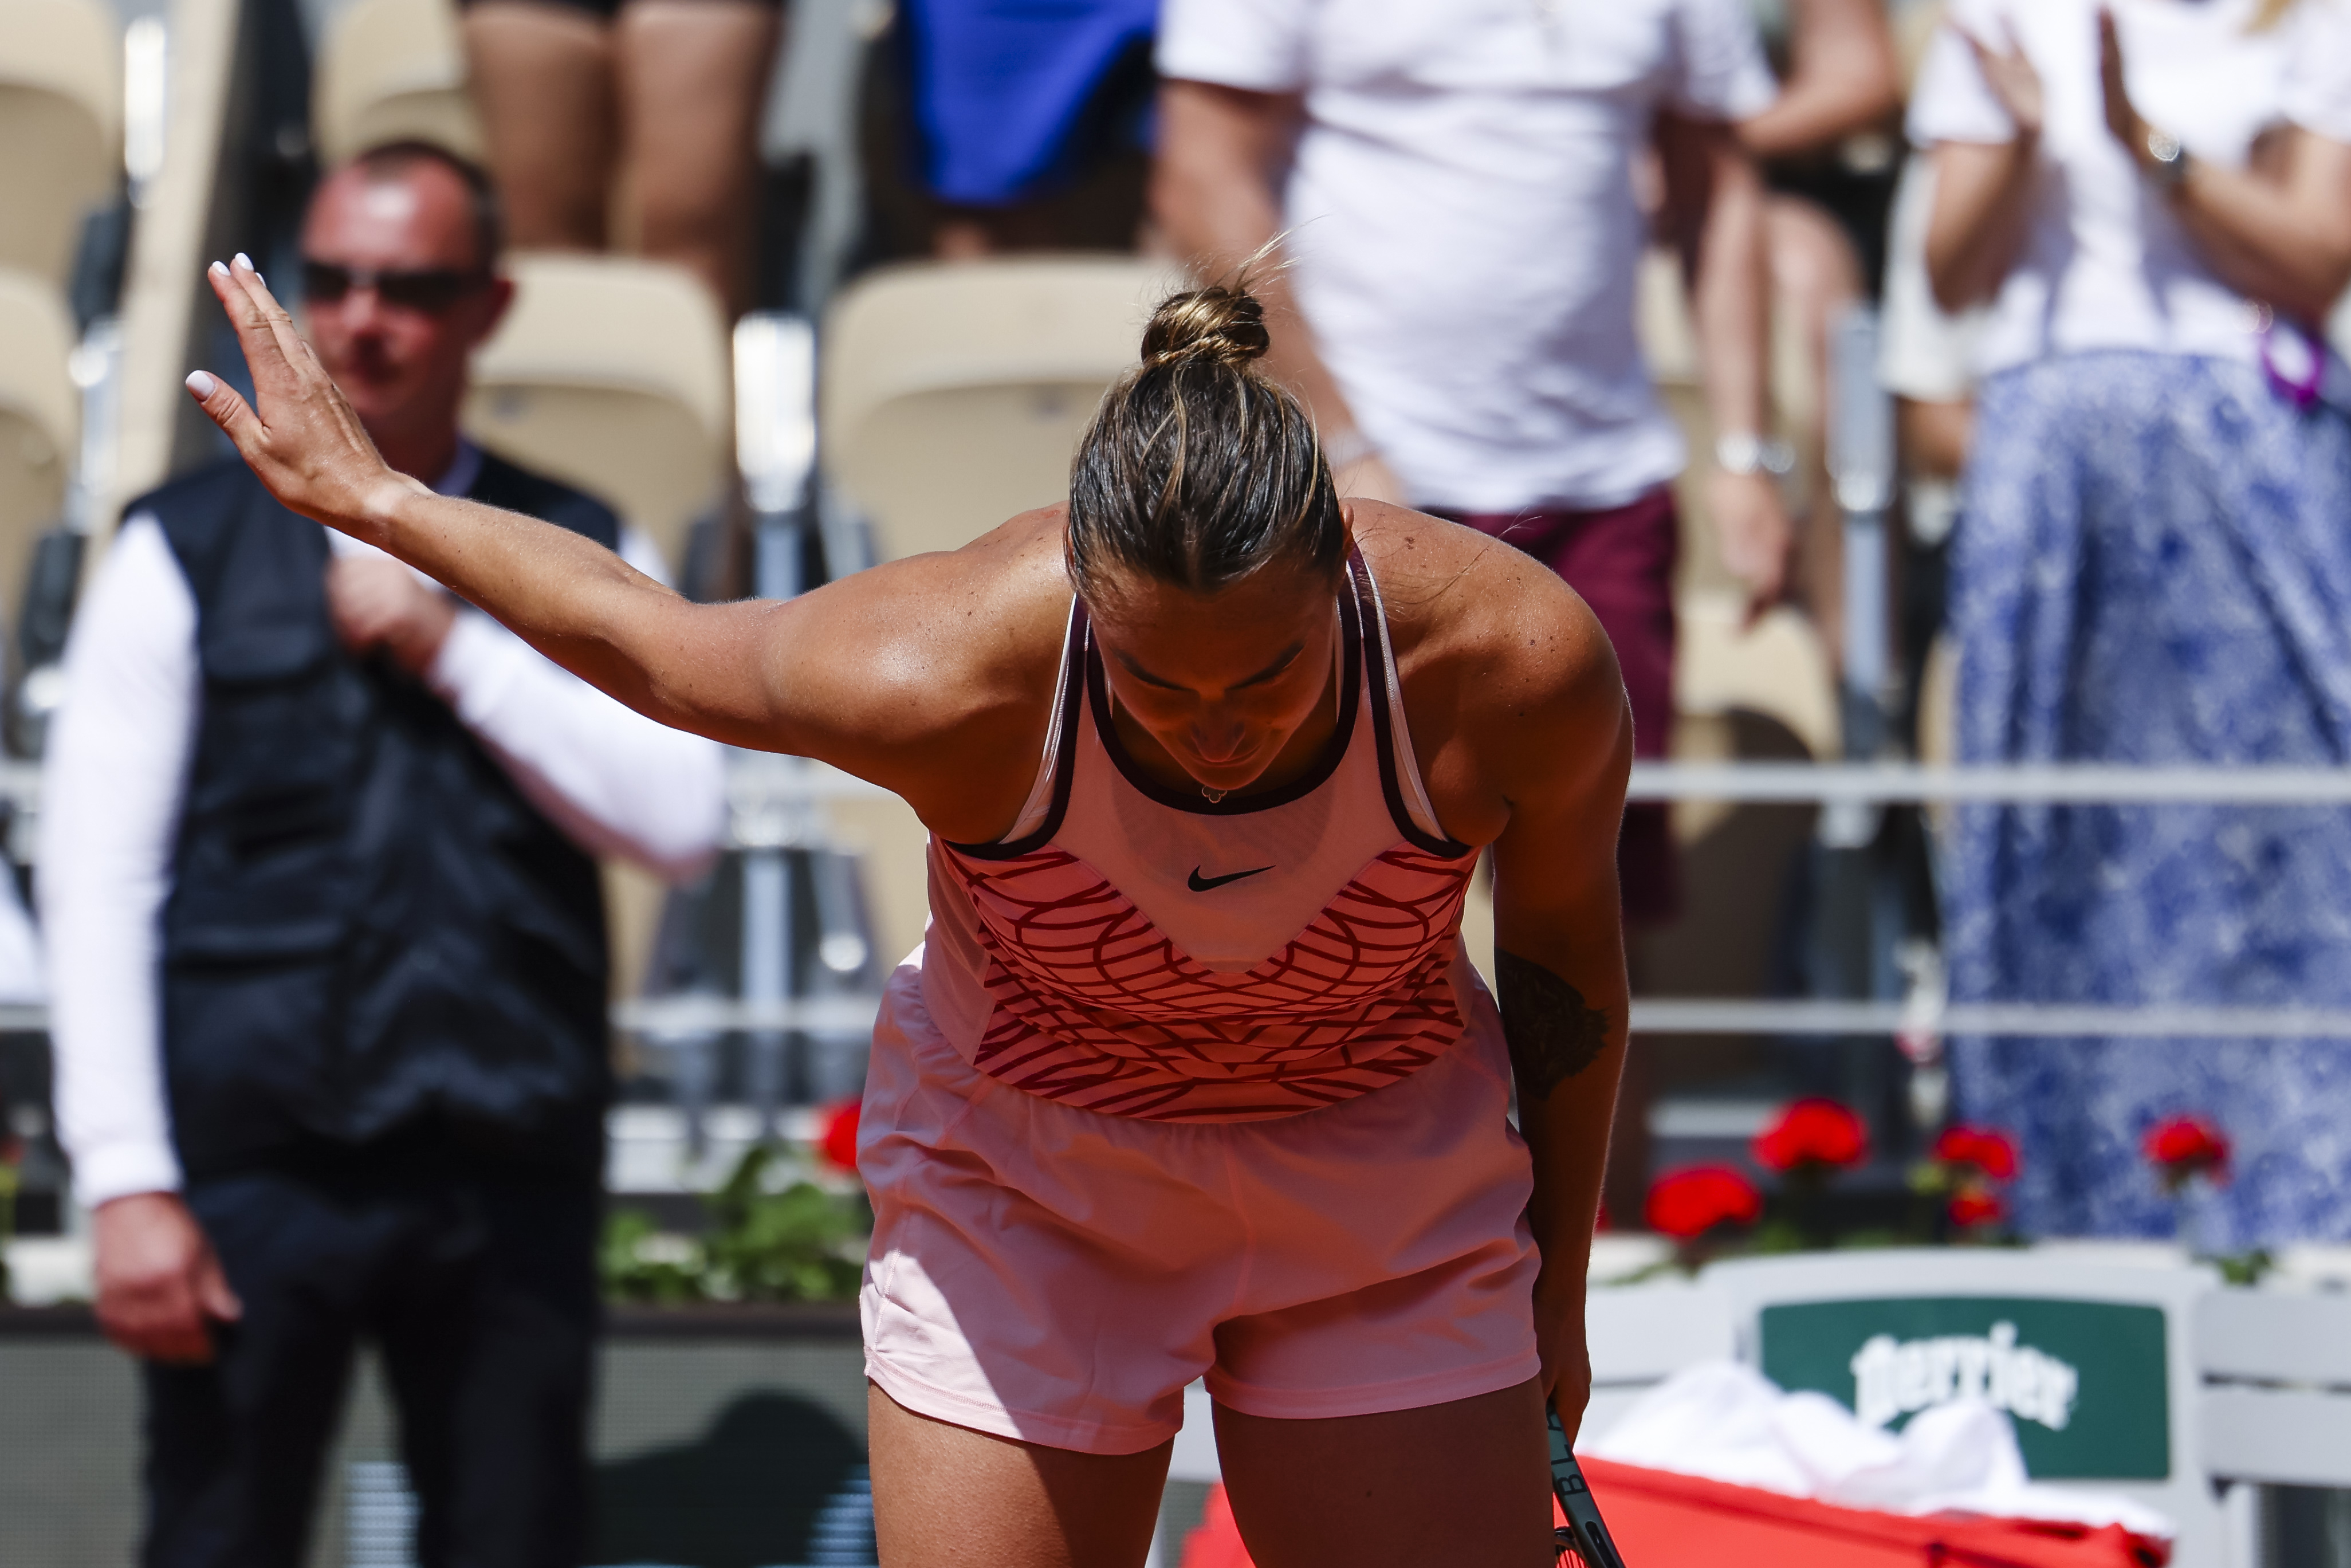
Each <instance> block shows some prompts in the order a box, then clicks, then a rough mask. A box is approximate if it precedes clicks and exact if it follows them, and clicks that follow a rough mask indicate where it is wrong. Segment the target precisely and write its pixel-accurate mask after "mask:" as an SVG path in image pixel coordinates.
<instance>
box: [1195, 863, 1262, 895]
mask: <svg viewBox="0 0 2351 1568" xmlns="http://www.w3.org/2000/svg"><path fill="white" fill-rule="evenodd" d="M1272 869H1273V868H1272V867H1271V866H1270V865H1261V866H1259V867H1258V868H1257V870H1256V871H1236V872H1228V873H1226V874H1224V875H1223V876H1202V875H1201V874H1200V868H1199V867H1198V866H1194V867H1193V868H1192V879H1191V881H1190V882H1189V883H1186V886H1188V887H1190V888H1191V890H1192V891H1193V892H1194V893H1207V892H1208V891H1209V890H1210V889H1212V888H1218V887H1222V886H1224V885H1225V883H1228V882H1238V881H1240V879H1241V878H1243V877H1245V876H1256V875H1257V874H1259V873H1260V872H1269V871H1271V870H1272Z"/></svg>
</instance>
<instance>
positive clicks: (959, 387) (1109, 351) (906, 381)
mask: <svg viewBox="0 0 2351 1568" xmlns="http://www.w3.org/2000/svg"><path fill="white" fill-rule="evenodd" d="M1180 282H1181V280H1180V279H1179V278H1178V277H1175V275H1174V274H1172V273H1171V272H1170V271H1169V269H1168V268H1167V267H1165V266H1164V265H1161V264H1155V263H1150V262H1144V261H1139V260H1135V259H1132V258H1128V257H1123V256H1039V257H1022V258H1016V259H1006V260H999V261H984V262H955V263H946V264H935V263H925V264H917V265H913V266H907V267H893V268H890V269H888V270H886V271H883V272H879V273H876V274H874V275H872V276H871V277H867V278H864V279H862V280H861V281H860V282H858V283H857V284H855V285H853V286H852V287H850V288H849V289H847V290H846V291H844V292H843V293H842V295H841V298H840V299H839V300H838V301H837V302H836V303H835V304H834V306H833V307H832V309H831V312H830V313H829V315H828V316H827V319H826V321H825V331H824V338H823V372H822V376H823V379H822V386H821V392H820V413H821V417H820V428H821V430H822V432H823V442H824V447H823V456H824V462H825V466H826V470H827V472H828V473H829V474H830V476H831V478H832V480H833V482H834V483H836V484H837V485H839V486H841V488H842V489H843V490H844V491H846V492H847V493H848V494H849V496H850V497H852V499H853V500H855V501H856V503H857V504H858V506H859V507H861V508H862V509H863V510H864V512H865V513H866V515H867V517H869V518H870V519H871V520H872V523H873V526H874V530H875V532H876V534H877V536H878V538H879V540H880V543H881V547H882V550H883V554H884V555H887V556H904V555H914V554H917V553H920V552H922V551H925V550H935V549H955V548H956V547H957V546H959V545H962V544H965V543H967V542H968V541H969V540H971V539H972V538H976V537H977V536H978V535H979V534H981V533H984V532H986V531H987V529H989V528H993V527H995V526H996V525H997V524H998V523H1000V522H1002V521H1003V520H1004V519H1005V518H1007V517H1010V516H1012V515H1013V514H1014V513H1016V512H1020V511H1025V510H1027V509H1028V508H1029V507H1041V506H1049V505H1050V504H1051V503H1053V502H1055V501H1059V500H1061V499H1062V498H1063V497H1066V496H1067V495H1068V494H1069V480H1070V457H1071V453H1073V452H1074V451H1075V450H1076V447H1077V443H1078V437H1079V435H1080V434H1081V433H1082V432H1083V431H1084V429H1085V426H1086V423H1087V422H1088V421H1089V420H1091V419H1092V417H1093V413H1094V407H1095V405H1096V404H1097V403H1099V402H1101V401H1102V391H1103V389H1104V388H1105V387H1107V386H1108V385H1109V384H1110V383H1111V382H1112V381H1113V380H1114V379H1115V378H1116V377H1117V376H1118V375H1119V374H1120V373H1122V372H1123V371H1125V370H1126V369H1127V368H1128V367H1129V366H1131V365H1133V364H1134V361H1135V358H1136V354H1137V350H1138V345H1139V344H1140V343H1141V341H1142V339H1143V328H1144V323H1145V322H1146V321H1147V320H1149V319H1150V315H1151V310H1152V308H1153V307H1154V306H1155V305H1156V304H1157V303H1158V300H1159V298H1160V297H1161V296H1162V295H1164V294H1165V293H1166V292H1168V291H1169V290H1170V289H1171V288H1174V287H1180Z"/></svg>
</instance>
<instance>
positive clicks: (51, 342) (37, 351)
mask: <svg viewBox="0 0 2351 1568" xmlns="http://www.w3.org/2000/svg"><path fill="white" fill-rule="evenodd" d="M8 3H9V0H0V8H5V5H7V4H8ZM73 345H74V329H73V318H72V317H71V316H70V315H69V314H68V312H67V310H66V306H65V301H64V299H63V298H61V297H60V296H59V295H58V293H57V289H56V288H55V287H52V286H51V285H50V284H49V283H48V281H47V279H45V278H39V277H32V276H30V275H29V274H26V273H23V272H15V271H8V270H0V624H5V625H13V624H14V623H15V621H16V607H17V605H18V603H19V602H20V601H21V600H22V598H23V595H24V583H25V567H26V559H27V558H28V557H29V556H30V554H31V551H32V544H33V539H34V538H35V536H37V534H39V533H40V532H41V530H42V529H44V528H48V527H49V526H50V525H52V524H53V523H55V522H56V521H57V516H58V511H59V508H60V507H62V506H63V504H64V502H65V494H66V478H67V476H68V471H69V469H70V468H71V465H72V463H73V455H74V451H75V448H76V446H77V445H78V444H79V442H80V440H81V401H80V394H79V393H78V392H77V391H76V390H75V388H74V383H73V377H72V376H71V375H70V374H69V373H68V371H67V368H66V367H67V360H68V356H69V355H70V354H71V353H72V352H73Z"/></svg>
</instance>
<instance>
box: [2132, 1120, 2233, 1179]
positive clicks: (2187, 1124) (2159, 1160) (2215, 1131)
mask: <svg viewBox="0 0 2351 1568" xmlns="http://www.w3.org/2000/svg"><path fill="white" fill-rule="evenodd" d="M2146 1148H2147V1158H2148V1159H2149V1160H2151V1161H2153V1162H2154V1163H2155V1164H2156V1165H2157V1166H2159V1167H2161V1169H2162V1171H2163V1173H2164V1175H2165V1176H2168V1177H2170V1178H2172V1179H2173V1180H2175V1181H2184V1180H2186V1179H2187V1178H2188V1177H2189V1176H2195V1175H2197V1174H2199V1172H2200V1173H2203V1174H2205V1175H2209V1176H2211V1178H2212V1179H2213V1180H2215V1181H2218V1180H2220V1177H2221V1174H2222V1173H2223V1172H2224V1171H2226V1170H2227V1169H2228V1166H2229V1139H2228V1137H2227V1135H2226V1134H2223V1133H2222V1132H2221V1131H2220V1128H2218V1127H2216V1126H2214V1125H2213V1124H2211V1123H2210V1121H2207V1120H2206V1119H2205V1118H2204V1117H2201V1116H2174V1117H2172V1118H2171V1119H2170V1120H2169V1121H2168V1122H2158V1123H2157V1124H2155V1125H2154V1126H2152V1127H2149V1128H2148V1129H2147V1144H2146Z"/></svg>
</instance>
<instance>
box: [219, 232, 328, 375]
mask: <svg viewBox="0 0 2351 1568" xmlns="http://www.w3.org/2000/svg"><path fill="white" fill-rule="evenodd" d="M229 276H230V277H232V278H233V279H235V281H236V283H237V284H238V286H239V287H242V288H243V289H244V290H245V293H246V298H247V299H249V300H250V301H251V302H252V304H253V308H254V309H255V310H256V313H257V314H258V315H259V317H260V319H261V322H262V324H263V325H264V326H265V327H266V328H267V329H268V330H269V335H270V339H271V340H272V341H274V342H275V343H276V344H277V351H278V352H279V353H280V354H283V355H284V356H285V357H286V363H287V366H288V367H289V368H291V369H293V370H295V371H308V369H309V368H310V364H311V360H310V345H309V344H308V343H306V342H304V341H303V340H302V334H301V333H300V332H299V331H298V330H297V329H295V326H294V318H293V316H292V314H291V313H290V312H288V311H287V308H286V307H285V306H283V305H280V304H279V303H278V302H277V296H276V295H275V294H272V293H270V292H269V284H268V282H267V280H266V279H265V278H264V277H262V276H261V272H260V269H259V268H257V267H255V266H254V265H253V258H252V257H251V256H246V254H245V253H244V252H243V251H239V252H237V253H236V259H235V261H233V262H231V263H230V264H229Z"/></svg>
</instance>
